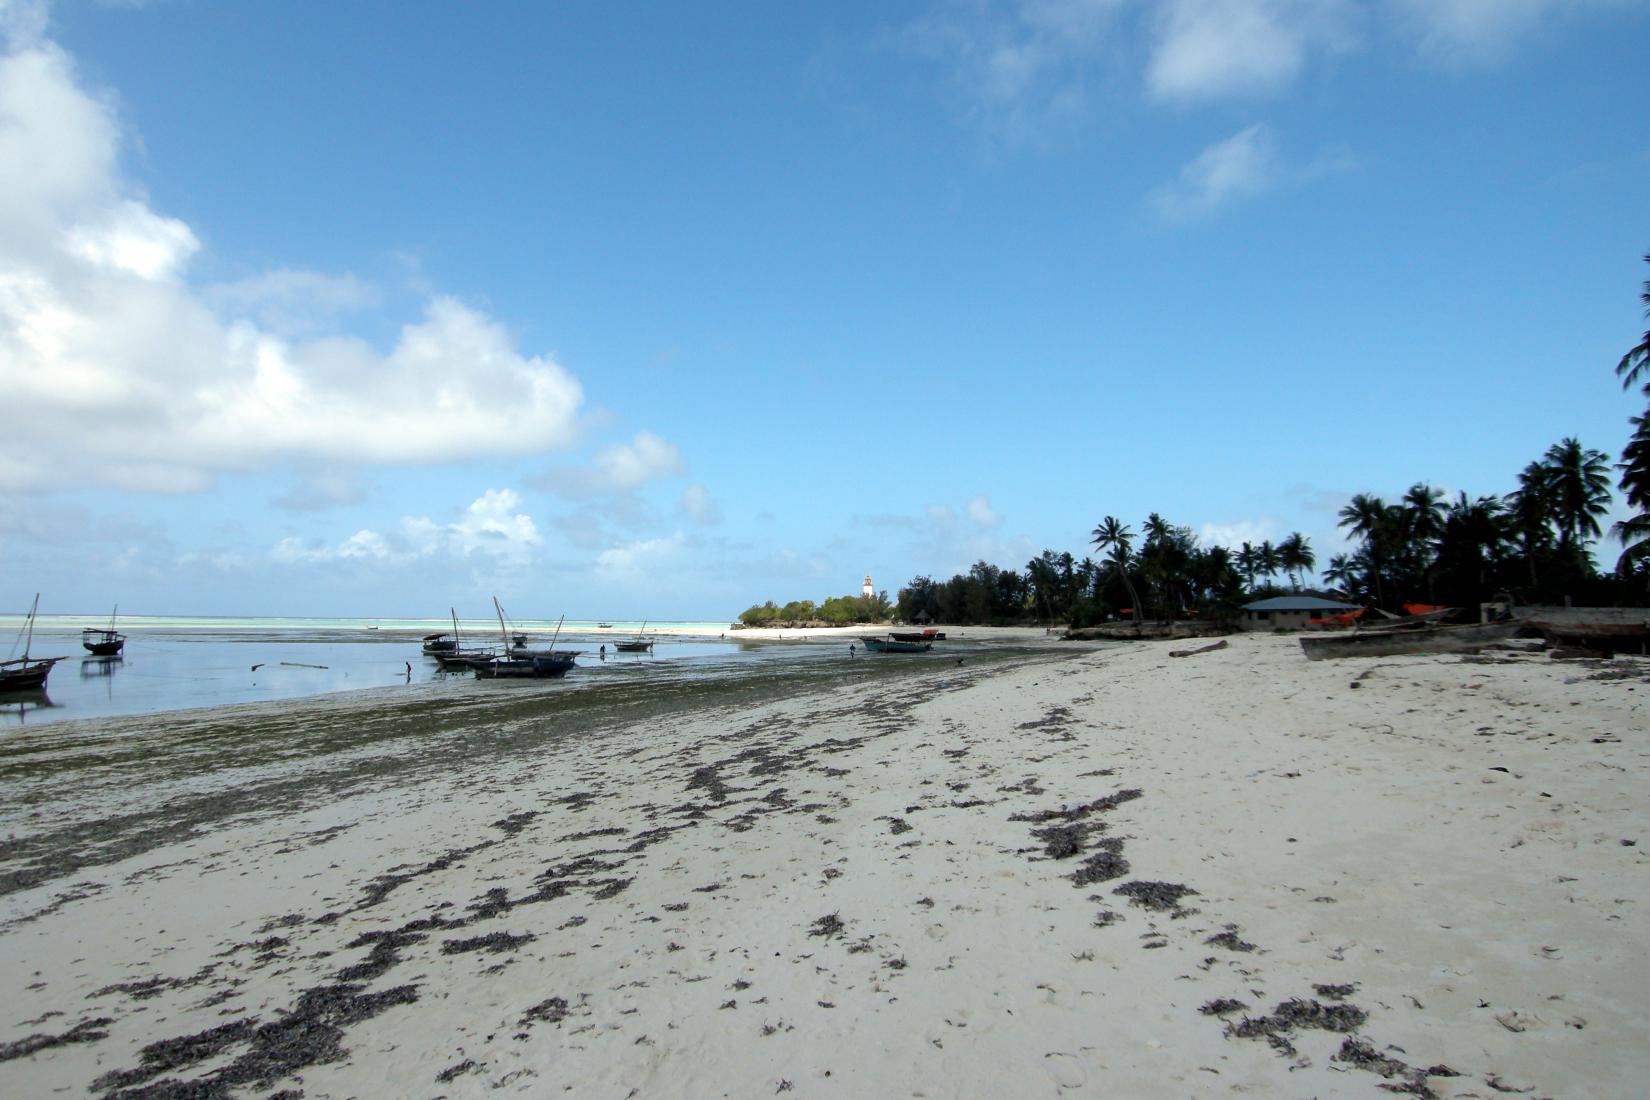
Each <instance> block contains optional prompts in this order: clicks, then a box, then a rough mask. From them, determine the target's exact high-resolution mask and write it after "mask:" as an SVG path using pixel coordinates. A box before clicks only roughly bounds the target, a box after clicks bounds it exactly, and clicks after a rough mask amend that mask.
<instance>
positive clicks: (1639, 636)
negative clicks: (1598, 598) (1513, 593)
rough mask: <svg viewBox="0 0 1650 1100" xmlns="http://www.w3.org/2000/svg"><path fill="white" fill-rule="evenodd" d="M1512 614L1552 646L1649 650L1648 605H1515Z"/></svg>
mask: <svg viewBox="0 0 1650 1100" xmlns="http://www.w3.org/2000/svg"><path fill="white" fill-rule="evenodd" d="M1512 616H1513V618H1514V619H1515V620H1516V621H1517V622H1518V623H1520V624H1521V625H1523V626H1526V627H1528V628H1530V629H1532V630H1539V631H1540V632H1541V633H1542V635H1543V636H1544V637H1545V638H1546V639H1547V641H1548V642H1550V643H1551V644H1553V645H1555V646H1575V647H1579V648H1582V649H1591V650H1596V651H1597V652H1599V653H1601V654H1602V653H1617V652H1624V653H1646V652H1650V608H1644V607H1515V608H1513V610H1512Z"/></svg>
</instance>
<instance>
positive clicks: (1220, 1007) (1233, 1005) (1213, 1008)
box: [1198, 997, 1249, 1016]
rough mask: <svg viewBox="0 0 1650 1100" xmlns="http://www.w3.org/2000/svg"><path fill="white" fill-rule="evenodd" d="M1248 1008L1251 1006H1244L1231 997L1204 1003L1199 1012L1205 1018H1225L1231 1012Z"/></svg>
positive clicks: (1217, 998) (1218, 998)
mask: <svg viewBox="0 0 1650 1100" xmlns="http://www.w3.org/2000/svg"><path fill="white" fill-rule="evenodd" d="M1248 1007H1249V1006H1248V1005H1246V1004H1244V1003H1243V1002H1242V1001H1239V1000H1234V999H1233V998H1231V997H1216V998H1215V999H1214V1000H1212V1001H1206V1002H1204V1004H1203V1005H1202V1006H1200V1007H1199V1008H1198V1011H1199V1012H1201V1013H1203V1015H1205V1016H1224V1015H1226V1014H1227V1013H1229V1012H1236V1011H1238V1010H1239V1009H1243V1008H1248Z"/></svg>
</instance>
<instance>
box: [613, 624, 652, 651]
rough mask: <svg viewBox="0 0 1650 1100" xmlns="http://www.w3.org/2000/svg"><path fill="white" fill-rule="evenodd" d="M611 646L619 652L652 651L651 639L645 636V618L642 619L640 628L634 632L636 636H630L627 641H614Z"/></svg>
mask: <svg viewBox="0 0 1650 1100" xmlns="http://www.w3.org/2000/svg"><path fill="white" fill-rule="evenodd" d="M613 648H614V649H616V650H618V651H619V652H620V653H651V652H653V639H652V638H649V637H648V636H647V620H646V619H643V620H642V629H640V630H638V631H637V632H636V636H635V637H634V638H631V639H629V640H628V641H623V642H614V643H613Z"/></svg>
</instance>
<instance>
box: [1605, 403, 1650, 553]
mask: <svg viewBox="0 0 1650 1100" xmlns="http://www.w3.org/2000/svg"><path fill="white" fill-rule="evenodd" d="M1628 422H1629V423H1631V424H1632V425H1633V428H1634V431H1633V436H1632V438H1631V439H1629V440H1628V441H1627V446H1625V447H1623V448H1622V451H1621V461H1620V462H1618V463H1616V469H1618V470H1620V471H1621V481H1620V482H1618V484H1619V485H1620V487H1621V491H1622V493H1623V495H1625V496H1626V498H1627V506H1628V507H1629V508H1632V509H1635V511H1636V514H1635V515H1632V516H1630V517H1628V518H1627V519H1624V520H1621V521H1620V522H1618V523H1617V524H1615V526H1613V527H1611V528H1610V534H1611V535H1613V536H1615V537H1616V538H1618V539H1620V540H1621V543H1622V551H1621V557H1620V558H1619V559H1618V560H1617V562H1616V572H1617V573H1618V574H1625V572H1626V571H1627V569H1628V568H1631V567H1632V565H1633V564H1634V563H1635V562H1638V561H1641V560H1645V559H1647V558H1650V410H1646V411H1645V414H1644V415H1643V416H1635V417H1632V418H1630V419H1629V421H1628Z"/></svg>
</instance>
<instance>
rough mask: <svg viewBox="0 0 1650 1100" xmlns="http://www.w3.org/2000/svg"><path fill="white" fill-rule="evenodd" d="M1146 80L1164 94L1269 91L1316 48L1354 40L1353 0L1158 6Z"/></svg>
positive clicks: (1213, 0) (1187, 0) (1192, 1)
mask: <svg viewBox="0 0 1650 1100" xmlns="http://www.w3.org/2000/svg"><path fill="white" fill-rule="evenodd" d="M1159 11H1160V14H1159V22H1158V28H1157V39H1156V42H1155V45H1154V47H1153V50H1152V58H1151V63H1150V65H1149V67H1148V69H1147V74H1146V85H1147V88H1148V89H1149V90H1150V92H1151V93H1152V94H1153V95H1154V96H1157V97H1159V98H1162V99H1210V98H1214V97H1218V96H1224V95H1231V94H1250V93H1256V92H1267V91H1271V90H1273V89H1276V88H1279V87H1281V86H1283V85H1285V84H1288V83H1289V82H1290V81H1292V80H1293V79H1294V78H1295V77H1296V76H1297V75H1298V74H1299V73H1300V71H1301V68H1302V67H1303V66H1304V64H1305V63H1306V60H1307V57H1308V55H1309V54H1310V53H1311V52H1312V51H1314V50H1323V51H1331V50H1339V49H1345V48H1347V47H1348V46H1349V45H1350V44H1351V24H1352V19H1353V17H1354V15H1355V10H1354V8H1353V6H1352V5H1351V4H1350V3H1348V2H1347V0H1172V2H1170V3H1168V4H1165V5H1164V6H1163V7H1162V8H1160V9H1159Z"/></svg>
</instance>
